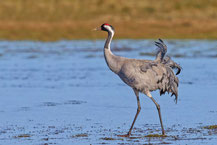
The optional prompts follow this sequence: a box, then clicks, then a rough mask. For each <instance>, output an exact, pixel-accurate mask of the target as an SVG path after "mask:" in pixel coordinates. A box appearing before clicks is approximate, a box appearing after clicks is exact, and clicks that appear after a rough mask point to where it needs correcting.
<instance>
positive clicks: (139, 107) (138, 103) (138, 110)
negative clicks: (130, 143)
mask: <svg viewBox="0 0 217 145" xmlns="http://www.w3.org/2000/svg"><path fill="white" fill-rule="evenodd" d="M133 90H134V93H135V95H136V98H137V105H138V108H137V112H136V115H135V117H134V120H133V123H132V125H131V127H130V129H129V131H128V133H127V134H125V135H118V136H119V137H129V136H130V135H131V131H132V129H133V126H134V124H135V122H136V119H137V117H138V115H139V112H140V110H141V105H140V100H139V92H138V91H137V90H135V89H133Z"/></svg>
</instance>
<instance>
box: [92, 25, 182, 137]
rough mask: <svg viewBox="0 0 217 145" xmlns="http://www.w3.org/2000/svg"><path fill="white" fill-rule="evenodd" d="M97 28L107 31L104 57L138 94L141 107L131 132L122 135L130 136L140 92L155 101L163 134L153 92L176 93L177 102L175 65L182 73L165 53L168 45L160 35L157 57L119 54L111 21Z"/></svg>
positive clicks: (157, 43)
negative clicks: (131, 57) (150, 58)
mask: <svg viewBox="0 0 217 145" xmlns="http://www.w3.org/2000/svg"><path fill="white" fill-rule="evenodd" d="M95 30H102V31H107V32H108V38H107V39H106V42H105V46H104V57H105V61H106V63H107V65H108V67H109V68H110V70H111V71H113V72H114V73H115V74H117V75H118V76H119V77H120V78H121V80H122V81H123V82H125V83H126V84H127V85H128V86H130V87H131V88H132V89H133V90H134V93H135V95H136V98H137V105H138V108H137V112H136V115H135V117H134V120H133V123H132V125H131V127H130V129H129V132H128V133H127V134H126V135H120V136H122V137H129V136H130V135H131V131H132V128H133V126H134V123H135V121H136V119H137V116H138V114H139V112H140V110H141V105H140V100H139V93H144V94H145V95H146V96H148V97H149V98H150V99H151V100H152V101H153V102H154V104H155V105H156V107H157V110H158V114H159V119H160V123H161V128H162V134H163V135H165V131H164V127H163V123H162V118H161V111H160V105H159V104H158V103H157V102H156V101H155V100H154V98H153V97H152V95H151V93H150V92H151V91H155V90H160V95H162V94H164V93H165V92H168V93H171V94H172V95H175V100H176V102H177V97H178V84H179V80H178V78H177V77H176V75H175V74H174V72H173V69H177V73H176V74H179V73H180V71H181V67H180V66H179V65H178V64H177V63H175V62H174V61H173V60H172V59H171V58H170V57H169V56H165V55H166V52H167V46H166V45H165V44H164V42H163V41H162V40H161V39H159V42H155V45H156V46H157V47H158V52H157V55H156V59H155V60H140V59H129V58H125V57H121V56H116V55H114V54H113V53H112V51H111V49H110V43H111V41H112V38H113V36H114V28H113V27H112V26H111V25H109V24H107V23H105V24H102V25H101V26H100V27H98V28H96V29H95Z"/></svg>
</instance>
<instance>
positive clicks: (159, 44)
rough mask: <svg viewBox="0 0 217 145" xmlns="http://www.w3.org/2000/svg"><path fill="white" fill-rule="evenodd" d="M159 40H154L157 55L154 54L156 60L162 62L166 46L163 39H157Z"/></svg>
mask: <svg viewBox="0 0 217 145" xmlns="http://www.w3.org/2000/svg"><path fill="white" fill-rule="evenodd" d="M158 40H159V42H157V41H155V45H156V46H157V47H158V51H157V55H156V59H155V60H156V61H158V62H162V61H163V59H164V56H165V54H166V53H167V46H166V44H165V43H164V42H163V40H161V39H158Z"/></svg>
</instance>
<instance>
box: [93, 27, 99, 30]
mask: <svg viewBox="0 0 217 145" xmlns="http://www.w3.org/2000/svg"><path fill="white" fill-rule="evenodd" d="M93 31H101V27H96V28H94V29H93Z"/></svg>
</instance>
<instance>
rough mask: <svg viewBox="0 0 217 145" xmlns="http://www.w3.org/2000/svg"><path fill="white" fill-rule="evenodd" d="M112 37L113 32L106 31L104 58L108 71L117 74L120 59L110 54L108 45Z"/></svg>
mask: <svg viewBox="0 0 217 145" xmlns="http://www.w3.org/2000/svg"><path fill="white" fill-rule="evenodd" d="M113 36H114V31H108V38H107V39H106V42H105V45H104V57H105V61H106V63H107V65H108V67H109V68H110V70H111V71H113V72H114V73H118V72H119V71H120V65H121V58H120V56H116V55H114V54H113V53H112V52H111V49H110V44H111V41H112V38H113Z"/></svg>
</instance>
